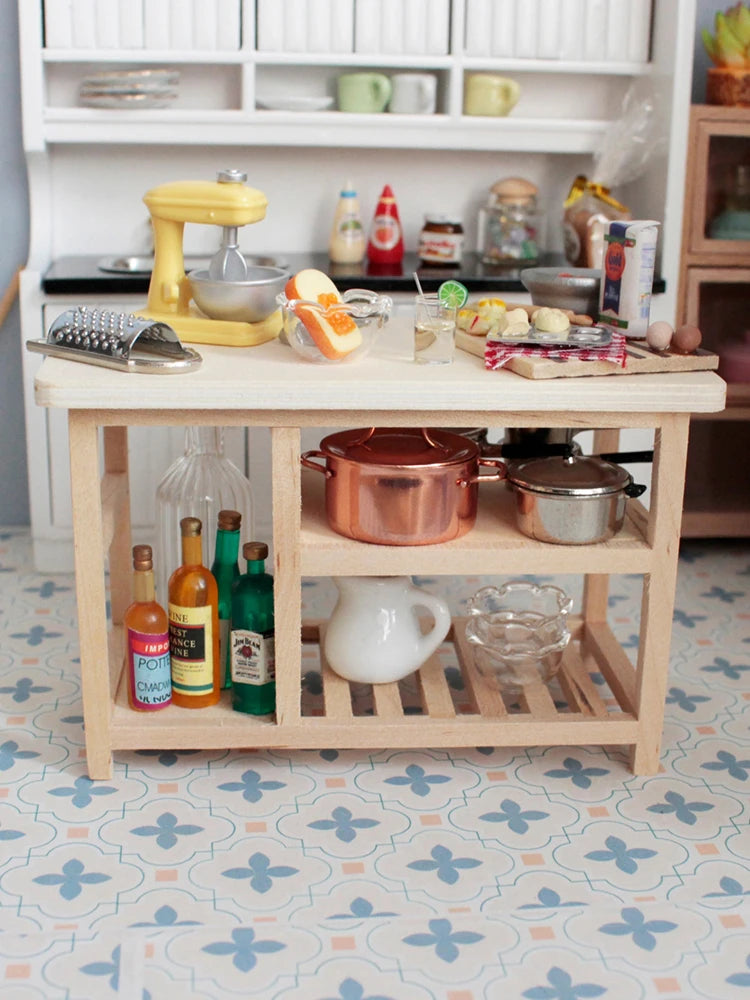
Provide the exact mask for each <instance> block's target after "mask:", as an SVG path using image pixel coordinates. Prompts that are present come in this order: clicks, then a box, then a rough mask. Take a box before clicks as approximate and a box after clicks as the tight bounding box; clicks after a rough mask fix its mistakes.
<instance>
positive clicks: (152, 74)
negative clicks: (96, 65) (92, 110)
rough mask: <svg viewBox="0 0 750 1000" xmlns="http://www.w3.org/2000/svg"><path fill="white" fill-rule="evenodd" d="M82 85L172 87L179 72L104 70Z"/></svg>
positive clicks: (88, 77)
mask: <svg viewBox="0 0 750 1000" xmlns="http://www.w3.org/2000/svg"><path fill="white" fill-rule="evenodd" d="M81 82H82V83H83V84H89V85H92V86H96V87H103V86H107V85H109V84H112V85H114V86H119V85H122V84H128V85H129V86H133V84H136V85H138V86H139V87H140V86H160V87H174V86H176V85H177V84H178V83H179V82H180V71H179V70H176V69H122V70H105V71H103V72H101V73H92V74H91V75H90V76H87V77H84V79H83V80H82V81H81Z"/></svg>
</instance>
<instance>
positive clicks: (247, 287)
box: [188, 267, 289, 323]
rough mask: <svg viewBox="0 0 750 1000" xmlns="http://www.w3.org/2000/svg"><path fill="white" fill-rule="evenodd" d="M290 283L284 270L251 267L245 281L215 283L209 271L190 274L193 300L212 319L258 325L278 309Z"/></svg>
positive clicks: (202, 270)
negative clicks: (279, 296)
mask: <svg viewBox="0 0 750 1000" xmlns="http://www.w3.org/2000/svg"><path fill="white" fill-rule="evenodd" d="M288 280H289V272H288V271H286V270H284V268H281V267H248V269H247V278H246V279H245V280H244V281H215V280H214V279H213V278H209V276H208V268H199V269H198V270H196V271H190V273H189V274H188V281H189V282H190V289H191V291H192V293H193V300H194V301H195V304H196V305H197V306H198V308H199V309H200V310H201V312H204V313H205V314H206V316H209V317H210V318H211V319H223V320H231V321H233V322H239V323H259V322H260V321H261V320H264V319H267V318H268V317H269V316H270V315H271V313H272V312H274V311H275V309H276V296H277V295H278V294H279V292H280V291H282V290H283V288H284V285H285V284H286V283H287V281H288Z"/></svg>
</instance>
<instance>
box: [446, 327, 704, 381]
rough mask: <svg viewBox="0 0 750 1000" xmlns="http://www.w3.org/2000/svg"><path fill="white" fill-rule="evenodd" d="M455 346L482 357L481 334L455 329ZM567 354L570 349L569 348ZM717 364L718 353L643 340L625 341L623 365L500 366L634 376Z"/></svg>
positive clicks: (551, 361)
mask: <svg viewBox="0 0 750 1000" xmlns="http://www.w3.org/2000/svg"><path fill="white" fill-rule="evenodd" d="M456 346H457V347H460V348H461V350H462V351H467V352H468V353H469V354H475V355H476V356H477V357H478V358H482V359H483V360H484V337H472V336H471V334H469V333H464V332H463V330H457V331H456ZM571 354H573V352H572V351H571ZM718 365H719V355H718V354H713V353H712V352H711V351H705V350H703V348H700V347H699V348H698V350H697V351H696V353H695V354H672V353H670V352H669V351H658V352H654V351H651V350H650V349H649V348H648V347H646V344H645V341H642V340H638V341H635V340H632V341H628V345H627V358H626V360H625V367H624V368H623V367H621V366H620V365H618V364H615V363H614V362H612V361H577V360H576V359H575V357H570V358H545V357H543V356H542V355H538V356H536V357H532V356H529V357H523V358H511V359H510V361H508V362H507V363H506V364H505V365H503V368H505V369H507V370H508V371H511V372H515V373H516V374H517V375H523V377H524V378H563V377H565V376H581V375H636V374H643V373H647V372H695V371H711V370H713V369H715V368H717V367H718Z"/></svg>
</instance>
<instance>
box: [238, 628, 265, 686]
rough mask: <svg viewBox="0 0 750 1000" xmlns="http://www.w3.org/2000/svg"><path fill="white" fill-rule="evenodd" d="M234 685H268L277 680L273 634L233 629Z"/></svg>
mask: <svg viewBox="0 0 750 1000" xmlns="http://www.w3.org/2000/svg"><path fill="white" fill-rule="evenodd" d="M231 643H232V646H231V656H232V684H268V683H270V682H271V681H273V680H275V679H276V650H275V643H274V634H273V632H251V631H250V630H249V629H240V628H235V629H232V632H231Z"/></svg>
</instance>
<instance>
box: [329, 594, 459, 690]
mask: <svg viewBox="0 0 750 1000" xmlns="http://www.w3.org/2000/svg"><path fill="white" fill-rule="evenodd" d="M333 581H334V583H335V584H336V586H337V588H338V591H339V597H338V601H337V602H336V607H335V608H334V609H333V614H332V615H331V619H330V621H329V623H328V627H327V628H326V633H325V639H324V643H323V649H324V652H325V656H326V659H327V660H328V663H329V664H330V666H331V668H332V669H333V670H335V671H336V673H337V674H339V675H340V676H341V677H344V678H345V679H346V680H348V681H356V682H359V683H361V684H385V683H388V682H390V681H398V680H401V678H402V677H406V676H407V675H408V674H410V673H412V672H413V671H414V670H418V669H419V667H421V666H422V664H423V663H424V662H425V661H426V660H427V659H429V657H430V656H431V655H432V653H434V652H435V650H436V649H437V648H438V646H439V645H440V643H441V642H442V641H443V639H444V638H445V636H446V635H447V634H448V629H449V628H450V624H451V616H450V611H449V610H448V606H447V605H446V604H445V602H444V601H442V600H441V599H440V598H439V597H435V596H433V595H432V594H428V593H427V591H424V590H420V589H419V587H415V586H414V584H413V583H412V582H411V580H410V578H409V577H408V576H338V577H334V578H333ZM417 608H425V609H426V610H427V611H429V613H430V614H431V615H432V617H433V618H434V625H433V627H432V629H431V630H430V631H429V632H427V633H426V634H425V635H423V634H422V629H421V627H420V623H419V619H418V617H417V613H416V609H417Z"/></svg>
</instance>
